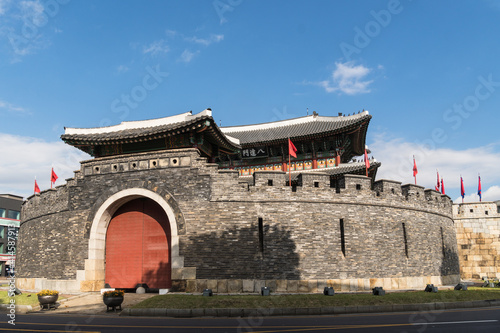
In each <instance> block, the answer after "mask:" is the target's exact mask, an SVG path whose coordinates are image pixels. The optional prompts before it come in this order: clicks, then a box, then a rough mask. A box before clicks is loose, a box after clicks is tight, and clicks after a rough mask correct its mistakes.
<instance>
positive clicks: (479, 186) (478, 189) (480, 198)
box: [477, 176, 483, 202]
mask: <svg viewBox="0 0 500 333" xmlns="http://www.w3.org/2000/svg"><path fill="white" fill-rule="evenodd" d="M478 177H479V185H478V186H477V195H479V201H480V202H481V201H483V193H482V189H481V176H478Z"/></svg>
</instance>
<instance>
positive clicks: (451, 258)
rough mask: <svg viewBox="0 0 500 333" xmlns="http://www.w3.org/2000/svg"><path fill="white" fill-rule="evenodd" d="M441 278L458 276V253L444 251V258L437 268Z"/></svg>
mask: <svg viewBox="0 0 500 333" xmlns="http://www.w3.org/2000/svg"><path fill="white" fill-rule="evenodd" d="M439 270H440V272H441V276H447V275H458V274H460V267H459V263H458V253H457V252H455V251H452V250H450V249H448V248H446V249H445V250H444V258H443V260H442V261H441V266H440V267H439Z"/></svg>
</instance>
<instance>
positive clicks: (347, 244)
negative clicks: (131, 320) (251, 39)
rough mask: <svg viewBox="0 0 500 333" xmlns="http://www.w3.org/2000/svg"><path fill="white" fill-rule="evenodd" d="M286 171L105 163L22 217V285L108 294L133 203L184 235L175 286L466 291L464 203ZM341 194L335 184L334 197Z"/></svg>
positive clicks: (157, 160)
mask: <svg viewBox="0 0 500 333" xmlns="http://www.w3.org/2000/svg"><path fill="white" fill-rule="evenodd" d="M286 180H287V175H286V174H285V173H284V172H281V171H262V172H256V173H255V174H254V178H253V182H251V184H249V183H248V182H247V181H242V180H241V179H240V178H239V176H238V172H237V171H224V170H218V166H217V165H216V164H211V163H207V162H206V159H205V158H201V157H200V156H199V153H198V151H197V150H196V149H178V150H164V151H158V152H151V153H138V154H130V155H121V156H117V157H103V158H96V159H92V160H89V161H84V162H82V163H81V169H80V170H79V171H77V172H75V177H74V178H71V179H68V180H67V184H65V185H62V186H58V187H56V188H55V189H52V190H46V191H43V192H42V193H41V194H40V195H34V196H32V197H30V198H28V200H27V201H26V202H25V204H24V206H23V210H22V216H23V220H22V223H21V228H20V233H19V243H18V249H19V250H18V258H17V276H18V278H17V283H18V287H20V288H25V289H34V290H39V289H42V288H43V289H45V288H50V289H58V290H60V291H90V290H99V289H100V288H102V287H103V286H104V275H105V266H104V265H105V264H104V254H105V235H106V228H107V223H109V220H110V218H111V216H112V215H113V213H114V212H115V211H116V210H117V209H118V208H119V207H120V206H121V205H123V204H124V203H126V202H127V201H129V200H132V199H135V198H138V197H147V198H150V199H152V200H154V201H156V202H157V203H158V204H159V205H160V206H162V207H163V208H164V209H165V211H166V213H167V215H168V218H169V222H170V225H171V232H172V240H171V243H172V244H171V247H172V248H171V253H172V258H171V261H172V288H173V289H174V290H186V291H198V292H199V291H201V290H202V289H204V288H207V287H208V288H211V289H213V290H214V291H215V292H219V293H225V292H258V291H260V287H261V286H264V285H266V286H269V287H270V288H271V290H273V291H276V292H318V291H322V289H323V287H325V286H333V287H334V288H335V289H336V290H339V291H356V290H370V289H371V288H373V287H374V286H383V287H384V288H385V289H389V290H390V289H407V288H419V289H420V288H423V287H424V286H425V284H426V283H434V284H435V285H441V284H452V283H457V282H459V279H460V276H459V263H458V249H457V238H456V233H455V227H454V224H453V219H452V202H451V200H450V198H449V197H448V196H443V195H441V194H439V193H438V192H436V191H434V190H428V189H427V190H426V189H424V188H423V187H421V186H416V185H403V186H401V183H399V182H395V181H388V180H379V181H376V182H374V183H373V184H372V181H371V179H370V178H368V177H364V176H356V175H346V176H345V177H344V179H343V180H342V181H340V182H339V183H338V184H330V178H329V176H328V175H326V174H322V173H319V172H318V173H307V174H305V173H304V174H301V175H299V178H298V185H299V186H297V187H294V188H292V187H289V186H286V185H285V184H286ZM331 185H334V186H333V187H332V186H331Z"/></svg>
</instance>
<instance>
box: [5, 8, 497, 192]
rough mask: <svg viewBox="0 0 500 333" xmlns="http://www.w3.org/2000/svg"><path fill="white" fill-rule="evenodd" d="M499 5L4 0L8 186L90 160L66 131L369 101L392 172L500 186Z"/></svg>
mask: <svg viewBox="0 0 500 333" xmlns="http://www.w3.org/2000/svg"><path fill="white" fill-rule="evenodd" d="M499 19H500V4H499V3H498V2H495V1H493V0H491V1H489V0H482V1H430V0H429V1H426V0H413V1H410V0H400V1H396V0H391V1H387V0H384V1H374V0H370V1H368V0H366V1H347V0H345V1H341V0H338V1H326V0H325V1H293V0H287V1H260V0H253V1H250V0H214V1H213V0H208V1H201V0H199V1H194V0H191V1H186V0H184V1H155V0H149V1H147V2H144V1H131V0H128V1H127V0H115V1H111V0H107V1H97V0H96V1H94V0H85V1H83V0H38V1H35V0H29V1H28V0H26V1H15V0H0V59H1V62H0V154H1V155H2V156H3V159H2V161H1V162H0V192H1V193H5V192H7V193H14V194H19V195H23V196H25V197H26V196H28V195H30V194H32V191H33V190H32V187H33V179H34V177H35V176H36V177H37V179H38V182H39V184H40V187H41V188H42V189H44V188H48V187H49V186H50V183H49V173H50V168H51V166H54V168H55V169H56V172H59V175H60V176H61V179H60V180H59V181H58V182H57V184H62V183H63V182H64V181H63V180H62V179H63V178H68V177H71V176H72V171H73V170H76V169H78V168H79V166H78V161H80V160H82V159H85V158H88V156H85V155H84V154H81V153H80V152H78V151H77V150H76V149H73V148H71V147H69V146H65V145H64V144H63V143H62V142H61V141H60V139H59V137H60V135H61V134H62V133H63V132H64V126H67V127H96V126H103V125H112V124H118V123H120V122H121V121H128V120H140V119H151V118H158V117H164V116H169V115H174V114H178V113H182V112H186V111H189V110H193V112H199V111H202V110H204V109H205V108H207V107H211V108H212V110H213V116H214V118H215V119H216V120H217V122H219V121H220V122H221V123H222V125H223V126H230V125H240V124H251V123H261V122H268V121H272V120H279V119H287V118H292V117H299V116H304V115H306V112H307V109H309V112H312V111H313V110H314V111H317V112H318V113H319V114H320V115H330V116H335V115H337V114H338V112H342V113H345V114H352V113H354V112H358V111H360V110H363V109H365V110H369V111H370V113H371V114H372V115H373V119H372V122H371V125H370V128H369V135H368V139H367V144H368V146H369V147H370V149H371V150H372V153H373V156H374V157H375V158H376V159H377V160H379V161H381V162H382V168H381V169H380V170H379V175H378V178H388V179H395V180H399V181H402V182H403V183H408V182H413V178H412V171H411V169H412V163H413V162H412V156H413V155H415V156H416V158H417V164H418V167H419V175H418V176H417V177H418V183H419V184H420V185H423V186H426V187H428V188H432V187H433V186H434V182H435V178H436V169H439V172H440V174H441V175H442V176H443V177H444V178H445V187H446V189H447V194H449V195H450V197H452V199H454V200H455V199H457V198H458V197H459V185H460V183H459V179H460V174H462V176H463V177H464V181H465V184H466V193H467V194H468V195H469V196H468V197H467V198H466V200H467V201H476V200H477V196H475V195H474V193H475V192H476V190H477V174H478V173H481V176H482V181H483V198H484V199H487V200H499V199H500V186H499V185H500V174H499V173H498V172H497V171H498V169H499V167H498V166H499V165H500V146H499V144H500V139H499V136H498V132H497V129H498V120H499V118H500V117H499V113H498V109H499V106H500V66H499V65H498V59H499V58H500V43H498V33H499V31H500V23H499V22H500V20H499Z"/></svg>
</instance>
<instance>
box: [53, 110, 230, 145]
mask: <svg viewBox="0 0 500 333" xmlns="http://www.w3.org/2000/svg"><path fill="white" fill-rule="evenodd" d="M211 114H212V112H211V110H209V109H208V110H205V111H202V112H200V113H198V114H196V115H192V114H191V112H187V113H184V114H180V115H176V116H172V117H166V118H159V119H151V120H142V121H132V122H123V123H121V124H119V125H115V126H109V127H98V128H88V129H86V128H66V129H65V130H66V131H65V134H63V135H61V139H62V140H63V141H64V142H66V143H68V144H70V145H75V146H79V148H80V149H82V146H93V145H95V146H98V145H108V144H114V143H123V142H125V143H127V142H141V141H148V140H154V139H159V138H164V137H167V136H172V135H178V134H181V133H187V132H192V131H201V130H203V131H205V129H206V131H205V133H209V134H210V136H211V137H212V139H213V140H214V141H217V142H218V144H219V145H221V146H222V147H224V148H226V149H229V150H232V151H234V150H237V149H239V148H240V145H239V142H238V140H237V139H235V138H232V137H229V136H226V135H224V134H223V133H222V132H221V131H220V129H219V127H218V126H217V124H216V123H215V121H214V120H213V118H212V116H211Z"/></svg>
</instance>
